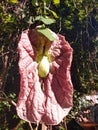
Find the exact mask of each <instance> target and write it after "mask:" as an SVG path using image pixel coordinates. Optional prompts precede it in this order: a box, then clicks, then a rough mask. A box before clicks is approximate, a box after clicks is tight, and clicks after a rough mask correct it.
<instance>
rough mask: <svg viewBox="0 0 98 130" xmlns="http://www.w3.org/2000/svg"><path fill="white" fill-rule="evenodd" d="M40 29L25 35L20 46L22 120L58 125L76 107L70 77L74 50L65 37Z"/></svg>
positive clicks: (20, 108)
mask: <svg viewBox="0 0 98 130" xmlns="http://www.w3.org/2000/svg"><path fill="white" fill-rule="evenodd" d="M49 31H50V34H51V35H52V36H53V37H54V38H55V40H53V41H51V40H50V39H48V38H47V37H46V36H45V35H43V34H42V33H40V32H38V28H36V29H33V30H26V31H24V32H22V34H21V39H20V41H19V44H18V51H19V55H20V58H19V72H20V93H19V97H18V103H17V106H16V109H17V113H18V115H19V117H20V118H22V119H23V120H26V121H30V122H40V121H43V122H45V123H46V124H51V125H57V124H59V123H60V122H61V121H62V119H63V118H64V117H65V116H66V115H67V114H68V113H69V111H70V109H71V108H72V105H73V85H72V82H71V76H70V67H71V62H72V52H73V50H72V48H71V47H70V45H69V43H68V42H67V41H66V40H65V38H64V36H62V35H60V34H55V33H54V32H52V31H51V30H49Z"/></svg>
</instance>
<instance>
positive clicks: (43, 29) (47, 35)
mask: <svg viewBox="0 0 98 130" xmlns="http://www.w3.org/2000/svg"><path fill="white" fill-rule="evenodd" d="M37 31H38V32H40V33H42V34H43V35H44V36H45V37H47V38H48V39H49V40H50V41H54V40H56V38H55V37H54V36H52V34H51V32H50V30H49V29H48V28H40V29H38V30H37Z"/></svg>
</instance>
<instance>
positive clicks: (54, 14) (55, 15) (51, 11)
mask: <svg viewBox="0 0 98 130" xmlns="http://www.w3.org/2000/svg"><path fill="white" fill-rule="evenodd" d="M46 10H47V11H48V12H50V13H51V14H52V15H53V16H54V17H55V18H58V16H57V14H56V12H54V11H53V10H51V9H49V8H46Z"/></svg>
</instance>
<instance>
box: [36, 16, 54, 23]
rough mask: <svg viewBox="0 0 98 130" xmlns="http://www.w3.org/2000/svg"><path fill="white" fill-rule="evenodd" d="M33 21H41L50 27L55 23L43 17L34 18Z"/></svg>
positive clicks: (51, 19)
mask: <svg viewBox="0 0 98 130" xmlns="http://www.w3.org/2000/svg"><path fill="white" fill-rule="evenodd" d="M35 21H42V22H43V23H44V24H46V25H50V24H52V23H55V19H53V18H49V17H43V16H37V17H36V18H35Z"/></svg>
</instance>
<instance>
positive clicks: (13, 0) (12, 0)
mask: <svg viewBox="0 0 98 130" xmlns="http://www.w3.org/2000/svg"><path fill="white" fill-rule="evenodd" d="M7 2H9V3H12V4H16V3H18V0H7Z"/></svg>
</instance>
